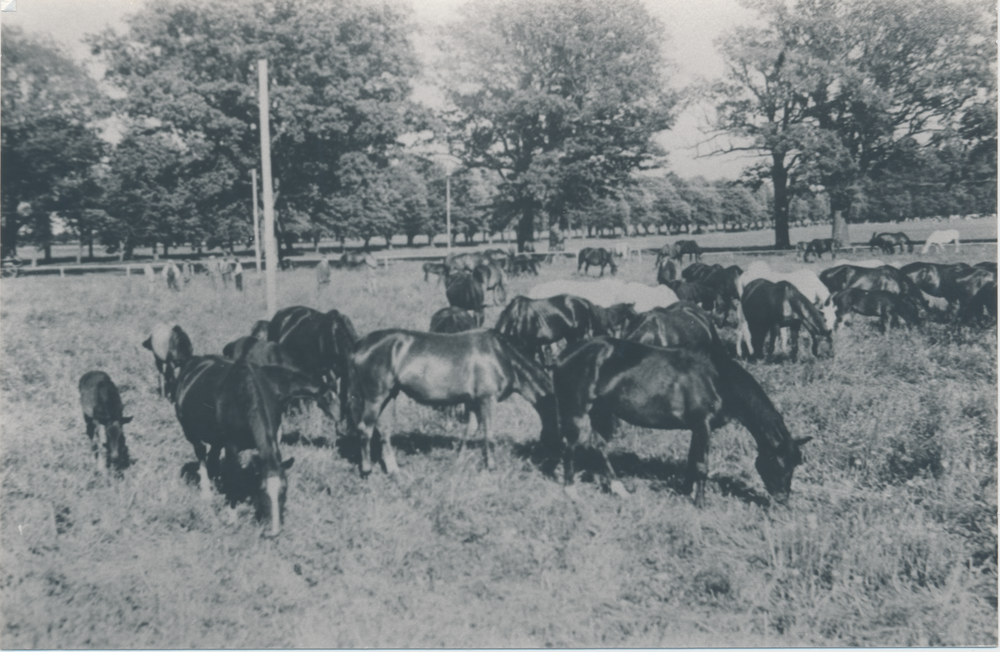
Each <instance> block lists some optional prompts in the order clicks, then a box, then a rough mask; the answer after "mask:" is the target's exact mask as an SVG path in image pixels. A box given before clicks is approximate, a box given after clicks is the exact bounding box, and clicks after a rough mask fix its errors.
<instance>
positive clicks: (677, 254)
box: [670, 240, 702, 263]
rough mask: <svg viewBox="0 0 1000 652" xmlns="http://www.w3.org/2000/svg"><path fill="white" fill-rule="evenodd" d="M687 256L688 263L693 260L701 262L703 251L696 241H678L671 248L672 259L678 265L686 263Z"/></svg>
mask: <svg viewBox="0 0 1000 652" xmlns="http://www.w3.org/2000/svg"><path fill="white" fill-rule="evenodd" d="M685 254H687V256H688V262H690V261H692V260H699V261H700V260H701V254H702V249H701V247H699V246H698V243H697V242H695V241H694V240H677V241H676V242H674V244H672V245H671V246H670V257H671V258H673V259H674V260H676V261H677V262H678V263H681V262H683V261H684V255H685Z"/></svg>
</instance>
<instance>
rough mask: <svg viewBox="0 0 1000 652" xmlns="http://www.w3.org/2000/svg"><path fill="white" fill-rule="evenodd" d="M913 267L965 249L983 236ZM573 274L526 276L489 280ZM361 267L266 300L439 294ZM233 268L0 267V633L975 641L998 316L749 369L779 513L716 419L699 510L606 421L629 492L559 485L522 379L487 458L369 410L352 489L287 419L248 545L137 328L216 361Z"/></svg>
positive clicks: (11, 638) (986, 253)
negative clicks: (270, 497) (381, 433)
mask: <svg viewBox="0 0 1000 652" xmlns="http://www.w3.org/2000/svg"><path fill="white" fill-rule="evenodd" d="M901 226H904V227H905V225H901ZM903 230H906V229H905V228H904V229H903ZM827 233H828V227H827ZM740 235H741V234H736V236H737V237H740ZM855 235H856V236H857V234H855ZM855 239H857V238H855ZM853 257H854V258H855V259H858V260H860V259H862V258H868V257H870V256H869V255H868V253H867V251H862V252H859V253H857V254H855V255H854V256H853ZM850 258H851V256H842V257H840V258H839V259H838V262H841V261H843V260H844V259H850ZM917 258H918V256H917V255H916V254H914V255H897V256H894V257H893V259H894V260H893V262H897V263H898V262H909V261H911V260H915V259H917ZM883 259H884V257H883ZM924 259H928V260H936V261H937V260H941V261H944V260H955V259H961V260H966V261H968V262H972V263H974V262H978V261H980V260H995V259H996V249H995V248H994V247H969V248H963V251H962V253H961V254H959V256H957V257H956V256H955V255H954V254H952V253H951V252H950V248H949V252H948V253H945V254H935V255H934V256H928V257H924ZM749 260H750V259H749V258H747V257H736V256H712V255H708V256H706V257H705V261H706V262H710V263H711V262H721V263H723V264H731V263H733V262H736V263H737V264H741V265H744V266H745V265H746V264H747V263H748V262H749ZM768 260H769V262H771V264H772V266H773V267H775V268H777V269H791V268H794V267H796V266H798V264H797V263H795V262H794V260H793V257H792V255H791V254H787V255H786V256H784V257H770V258H769V259H768ZM830 264H831V262H830V261H829V260H824V261H822V262H820V263H818V264H814V265H811V267H812V268H813V269H814V270H816V271H819V270H820V269H821V268H823V267H826V266H829V265H830ZM651 267H652V261H649V260H647V259H645V258H644V260H643V262H642V263H641V264H639V263H637V262H634V261H633V262H629V263H625V264H624V265H623V266H622V269H621V271H620V272H619V277H620V278H623V279H625V280H641V281H644V282H647V283H652V282H653V280H654V279H655V274H654V272H653V270H652V269H651ZM575 268H576V265H575V263H572V264H571V263H570V262H569V261H557V262H556V263H555V264H554V265H552V266H543V267H542V270H541V274H540V276H538V277H521V278H516V279H513V280H512V281H511V282H510V286H511V287H510V290H509V294H510V296H511V297H513V296H514V295H515V294H517V293H523V292H526V290H527V289H528V288H529V287H530V286H532V285H534V284H535V283H538V282H542V281H547V280H553V279H556V278H570V277H571V276H574V275H575ZM374 277H375V280H376V283H377V285H378V289H377V291H376V293H375V294H372V293H370V292H369V290H368V279H367V278H366V276H365V272H360V273H350V272H341V271H334V276H333V283H332V287H331V288H330V289H329V290H327V292H326V294H325V295H324V296H321V297H317V296H316V290H315V281H314V276H313V273H312V272H311V271H308V270H299V271H293V272H287V273H283V274H281V275H280V276H279V296H280V304H281V305H280V306H279V307H284V306H288V305H297V304H303V305H309V306H313V307H317V308H320V309H323V310H328V309H330V308H333V307H336V308H337V309H339V310H341V311H343V312H345V313H346V314H348V315H349V316H350V317H351V318H352V319H353V321H354V323H355V325H356V326H357V328H358V330H359V332H360V333H367V332H370V331H372V330H374V329H377V328H384V327H405V328H414V329H421V330H423V329H426V327H427V324H428V323H429V319H430V316H431V314H432V313H433V312H434V311H435V310H437V309H438V308H440V307H442V306H444V305H446V303H447V302H446V300H445V297H444V289H443V288H442V287H440V286H436V285H435V283H434V281H433V280H432V281H431V282H429V283H425V282H424V281H423V276H422V272H421V271H420V265H419V263H416V262H412V263H399V264H397V265H394V266H392V267H390V268H389V269H380V270H378V271H377V272H375V273H374ZM248 286H249V287H248V289H247V291H246V292H245V293H243V294H238V293H236V292H233V291H228V292H223V291H221V290H219V291H215V290H213V289H212V288H211V286H210V285H209V283H208V280H207V279H206V278H197V279H195V280H194V281H193V282H192V283H191V284H190V286H188V287H185V288H184V290H183V291H182V292H180V293H172V292H168V291H167V290H166V289H165V288H160V287H157V288H156V290H157V291H156V292H155V293H153V294H151V293H149V292H148V291H147V287H146V282H145V280H144V279H142V278H136V277H132V278H131V279H127V278H125V277H123V276H105V275H91V276H81V277H67V278H65V279H57V278H53V277H29V278H20V279H15V280H10V281H4V283H3V286H2V306H0V332H2V347H3V349H2V355H3V357H2V372H0V414H2V415H3V416H2V421H0V425H2V438H0V460H2V461H0V469H2V470H0V474H2V475H0V481H2V485H0V554H2V557H0V567H2V568H0V570H2V579H0V618H2V625H0V644H2V646H3V647H4V648H7V649H13V648H123V647H124V648H248V647H249V648H267V647H330V648H336V647H351V648H359V647H442V646H447V647H510V646H513V647H529V648H535V647H548V646H552V647H581V646H587V647H605V646H612V647H692V646H739V647H750V646H848V645H865V646H876V645H877V646H927V645H949V646H951V645H996V644H997V334H996V330H995V328H991V329H988V330H985V331H983V330H970V329H964V330H963V331H962V332H955V329H954V328H953V327H951V326H947V325H943V324H928V325H927V326H925V327H923V328H922V329H920V330H914V331H909V332H907V331H891V332H890V333H889V334H888V335H881V334H880V333H878V331H877V329H876V328H875V327H874V326H872V325H869V324H866V323H864V320H863V319H856V320H855V324H854V325H853V326H851V327H850V328H846V329H843V330H841V331H838V332H837V334H836V335H835V338H834V341H835V356H834V357H833V358H832V359H828V360H822V361H816V360H814V359H813V358H812V357H811V356H810V355H809V353H808V347H803V351H804V353H803V356H802V357H803V358H804V361H800V362H799V363H797V364H793V363H791V362H789V361H787V360H783V359H780V358H779V359H778V360H777V361H771V362H765V363H751V364H749V365H748V368H749V369H750V371H751V373H752V374H753V375H754V377H756V378H757V380H758V381H759V382H760V383H761V384H762V386H763V387H764V388H765V389H766V391H767V392H768V394H769V395H770V397H771V398H772V400H773V401H774V403H775V405H776V406H777V407H778V409H779V410H780V411H781V412H782V414H783V415H784V417H785V420H786V422H787V424H788V426H789V428H790V430H791V431H792V434H793V436H795V437H802V436H812V437H814V438H815V439H814V441H813V442H811V443H809V444H808V445H807V446H806V447H805V449H804V451H805V457H806V459H805V463H804V464H803V465H802V466H801V467H799V469H798V470H797V472H796V474H795V479H794V481H793V485H792V498H791V500H790V501H789V504H788V506H787V508H785V507H778V506H774V507H768V506H767V502H768V501H767V499H766V493H765V491H764V488H763V483H762V482H761V481H760V478H759V477H758V475H757V472H756V471H755V469H754V464H753V460H754V454H755V449H754V444H753V441H752V438H751V437H750V435H749V433H747V432H746V430H744V429H743V427H742V426H740V425H738V424H731V425H727V426H725V427H723V428H721V429H719V430H717V431H716V432H715V433H714V436H713V440H712V452H711V456H710V477H711V481H710V482H709V485H708V495H707V498H708V501H707V506H706V508H705V509H703V510H698V509H695V507H694V506H693V504H692V502H691V500H690V498H689V497H687V496H682V495H680V494H679V493H678V488H679V486H680V484H681V474H682V472H683V467H684V463H685V460H686V455H687V446H688V442H689V439H690V435H689V433H687V432H661V431H648V430H642V429H639V428H634V427H632V426H628V425H624V424H623V426H622V427H621V428H620V429H619V432H618V435H617V437H616V438H615V439H614V440H613V441H612V442H611V443H610V445H609V448H608V450H609V456H610V458H611V461H612V464H614V465H615V467H616V469H618V471H619V473H620V476H621V477H622V479H623V480H624V482H625V484H626V486H627V487H628V488H629V490H630V491H631V492H632V493H631V495H630V496H629V497H628V498H626V499H622V498H618V497H615V496H613V495H610V494H606V493H602V492H601V490H600V489H599V488H598V486H597V484H596V483H594V482H588V481H586V478H585V481H582V482H580V483H578V489H579V494H580V497H581V498H580V500H577V501H574V500H571V499H570V498H569V497H568V496H567V495H566V494H565V493H564V492H563V491H562V488H561V484H560V483H559V482H558V481H557V480H555V479H553V478H551V477H547V476H545V475H543V474H542V473H541V471H540V470H539V465H538V460H537V459H535V458H534V457H533V452H534V450H535V447H534V444H535V442H536V441H537V436H538V431H539V422H538V418H537V416H536V415H535V413H534V412H533V410H532V409H531V408H530V406H529V405H528V404H527V403H526V402H525V401H523V400H522V399H521V398H520V397H518V396H514V397H512V398H511V399H509V400H508V401H507V402H505V403H503V404H501V405H500V406H499V409H498V411H497V426H498V427H497V429H498V432H497V433H496V439H497V449H496V451H497V463H498V468H497V470H496V471H493V472H488V471H486V470H485V469H484V468H483V464H482V457H481V455H480V454H479V453H480V449H479V447H478V446H476V445H473V446H472V447H471V450H466V452H465V453H464V455H463V456H462V457H459V458H456V455H455V451H454V450H453V446H454V445H455V444H456V442H457V438H458V437H460V436H461V434H462V426H460V425H458V424H455V423H451V422H450V421H449V420H448V418H446V417H445V416H444V415H443V414H441V413H440V412H437V411H435V410H433V409H430V408H427V407H423V406H419V405H416V404H415V403H413V402H411V401H409V400H408V399H405V398H401V399H400V400H399V401H398V404H397V405H396V406H395V407H393V406H390V407H389V408H388V409H387V410H386V413H385V414H384V416H383V420H382V426H383V428H385V429H387V430H388V431H389V432H391V433H392V435H393V443H394V445H395V446H396V447H397V451H398V455H397V458H398V460H399V462H400V465H401V467H402V471H401V474H400V475H399V476H398V477H394V478H390V477H388V476H386V475H385V474H384V473H382V472H381V471H380V470H378V469H376V471H375V472H374V473H373V474H372V475H371V477H369V478H368V479H367V480H362V479H361V478H360V477H359V475H358V471H357V465H356V456H357V448H356V445H355V444H354V442H353V440H352V439H351V438H348V437H338V433H336V431H335V427H334V424H333V423H331V422H329V421H325V420H324V419H323V418H321V417H319V416H318V414H314V413H311V412H310V413H307V414H305V415H300V416H298V417H296V418H295V419H294V424H293V425H295V426H297V427H298V428H299V429H300V431H301V432H302V433H303V434H304V435H307V437H308V440H309V441H308V443H306V442H305V439H303V440H302V442H303V443H297V444H286V445H285V446H284V447H283V454H284V456H285V457H286V458H287V457H294V458H295V463H294V466H293V467H292V468H291V470H290V471H289V491H288V503H287V512H286V519H285V528H284V531H283V532H282V534H281V535H280V536H279V537H278V538H277V539H274V540H270V539H265V538H262V537H261V536H260V534H261V527H260V526H259V525H258V524H257V523H255V521H254V519H253V513H252V512H253V510H252V508H251V507H250V506H249V505H241V506H239V507H238V508H237V509H236V510H235V512H234V511H233V510H230V509H229V508H228V507H226V506H225V504H224V501H223V499H222V498H221V497H219V496H217V495H216V496H215V497H213V499H212V501H211V502H207V501H204V500H202V498H201V497H200V495H199V492H198V489H197V488H196V487H194V486H191V485H189V484H187V483H186V482H185V480H184V479H183V478H182V475H181V469H182V467H183V466H184V465H185V464H187V463H189V462H192V461H193V460H194V459H195V457H194V453H193V451H192V448H191V446H190V445H189V444H188V442H187V441H186V440H185V439H184V437H183V435H182V434H181V430H180V427H179V426H178V424H177V421H176V418H175V417H174V413H173V408H172V406H171V405H170V404H169V403H168V402H167V401H165V400H164V399H161V398H159V397H158V396H157V394H156V371H155V368H154V366H153V360H152V356H151V354H150V353H149V352H148V351H146V350H145V349H143V348H142V347H141V346H140V343H141V342H142V340H143V339H145V337H146V336H147V335H148V334H149V330H150V328H151V327H152V325H153V324H154V323H156V322H157V321H166V322H177V323H179V324H181V325H182V326H183V327H184V329H185V330H186V331H187V332H188V334H189V335H190V336H191V339H192V341H193V343H194V347H195V352H196V353H211V352H220V351H221V349H222V347H223V345H224V344H225V343H226V342H228V341H230V340H232V339H234V338H236V337H238V336H240V335H244V334H247V333H248V332H249V329H250V326H251V324H252V322H253V321H254V320H256V319H260V318H264V317H266V316H267V315H264V314H263V313H264V299H263V287H262V283H261V282H260V280H259V279H257V278H255V277H254V276H253V275H252V274H250V275H249V278H248ZM499 311H500V307H491V308H489V309H488V311H487V323H489V324H492V323H493V322H495V320H496V317H497V315H498V314H499ZM91 369H102V370H105V371H107V372H108V373H109V374H110V375H111V377H112V378H113V379H114V380H115V382H116V383H117V385H118V387H119V389H120V390H121V393H122V398H123V400H124V403H125V410H126V414H128V415H133V416H134V417H135V421H134V422H132V423H131V424H129V425H128V426H126V427H125V433H126V437H127V438H128V446H129V449H130V452H131V455H132V456H133V458H134V463H133V465H132V466H131V467H130V468H129V469H127V470H126V471H125V472H124V475H123V477H121V478H117V479H116V478H110V477H106V476H105V475H103V474H102V473H100V472H98V471H97V470H96V469H95V467H94V464H93V461H92V459H91V458H90V456H89V450H90V449H89V443H88V441H87V438H86V436H85V434H84V423H83V418H82V415H81V413H80V407H79V397H78V393H77V389H76V385H77V381H78V379H79V377H80V376H81V375H82V374H83V373H84V372H86V371H88V370H91ZM468 448H469V447H467V449H468ZM585 468H586V467H585ZM585 475H586V474H585Z"/></svg>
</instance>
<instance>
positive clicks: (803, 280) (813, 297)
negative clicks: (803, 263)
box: [740, 266, 830, 308]
mask: <svg viewBox="0 0 1000 652" xmlns="http://www.w3.org/2000/svg"><path fill="white" fill-rule="evenodd" d="M758 278H763V279H766V280H768V281H771V282H772V283H778V282H780V281H787V282H789V283H791V284H792V285H794V286H795V289H796V290H798V291H799V292H801V293H802V294H803V296H805V297H806V298H807V299H809V300H810V301H812V302H813V303H814V304H816V306H817V307H820V308H821V307H822V306H823V305H825V304H826V303H827V302H828V301H829V299H830V289H829V288H828V287H827V286H826V284H825V283H824V282H823V281H822V279H821V277H820V276H817V275H816V272H814V271H812V270H811V269H807V268H805V267H802V268H799V269H797V270H794V271H791V272H784V273H782V272H775V271H773V270H771V269H770V267H768V268H766V269H765V268H763V267H761V266H756V267H753V268H748V269H747V271H746V272H745V273H744V274H743V275H742V276H741V277H740V280H741V282H742V283H743V287H744V288H746V286H747V285H748V284H749V283H750V282H751V281H754V280H756V279H758ZM744 291H745V290H744Z"/></svg>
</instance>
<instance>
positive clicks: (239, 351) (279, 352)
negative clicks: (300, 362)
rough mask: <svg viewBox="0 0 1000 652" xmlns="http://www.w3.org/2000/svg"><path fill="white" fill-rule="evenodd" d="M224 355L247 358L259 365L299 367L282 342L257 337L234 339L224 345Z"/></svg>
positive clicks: (231, 357)
mask: <svg viewBox="0 0 1000 652" xmlns="http://www.w3.org/2000/svg"><path fill="white" fill-rule="evenodd" d="M222 357H224V358H226V359H227V360H233V361H235V360H246V361H247V362H249V363H251V364H255V365H257V366H258V367H260V366H264V365H277V366H279V367H289V368H293V369H294V368H297V365H296V363H295V361H294V360H293V359H292V357H291V356H290V355H288V352H287V351H285V349H284V348H283V347H282V346H281V345H280V344H278V343H277V342H267V341H264V340H259V339H257V338H256V337H241V338H239V339H236V340H233V341H232V342H230V343H229V344H227V345H226V346H225V347H223V349H222Z"/></svg>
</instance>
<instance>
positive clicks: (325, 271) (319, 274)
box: [316, 256, 330, 292]
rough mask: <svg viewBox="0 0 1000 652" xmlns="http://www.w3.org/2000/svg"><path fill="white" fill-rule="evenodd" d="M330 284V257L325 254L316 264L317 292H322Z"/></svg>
mask: <svg viewBox="0 0 1000 652" xmlns="http://www.w3.org/2000/svg"><path fill="white" fill-rule="evenodd" d="M329 286H330V259H329V258H328V257H326V256H323V257H322V258H320V260H319V264H317V265H316V292H322V291H323V290H325V289H326V288H328V287H329Z"/></svg>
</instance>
